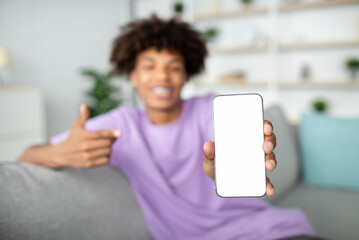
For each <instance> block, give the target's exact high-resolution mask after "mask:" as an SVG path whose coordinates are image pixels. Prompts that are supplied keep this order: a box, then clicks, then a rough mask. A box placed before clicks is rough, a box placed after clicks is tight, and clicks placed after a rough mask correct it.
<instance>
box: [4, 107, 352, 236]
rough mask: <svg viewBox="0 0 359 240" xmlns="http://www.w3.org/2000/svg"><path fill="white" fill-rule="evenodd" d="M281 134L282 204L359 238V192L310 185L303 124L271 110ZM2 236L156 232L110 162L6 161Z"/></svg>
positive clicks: (327, 230)
mask: <svg viewBox="0 0 359 240" xmlns="http://www.w3.org/2000/svg"><path fill="white" fill-rule="evenodd" d="M265 119H268V120H270V121H272V123H273V124H274V130H275V133H276V135H277V142H278V146H277V148H276V151H275V153H276V155H277V159H278V166H277V169H276V171H275V172H273V173H271V172H268V175H269V177H270V178H271V180H272V182H273V183H274V185H275V196H274V197H272V198H267V197H265V199H266V200H267V201H270V202H272V203H273V204H275V205H276V206H279V207H284V208H287V207H297V208H300V209H302V210H303V211H304V212H305V213H306V215H307V217H308V219H309V220H310V222H311V223H312V225H313V226H314V228H315V229H316V231H317V233H318V234H319V235H320V236H322V237H325V238H328V239H343V240H344V239H359V193H358V192H356V193H355V192H349V191H344V190H339V189H323V188H314V187H311V186H304V185H303V184H301V181H300V179H301V178H300V173H301V171H300V169H301V168H300V155H299V147H298V139H297V136H298V134H297V130H296V127H295V126H290V125H288V123H287V122H286V120H285V118H284V115H283V113H282V112H281V110H280V108H278V107H276V106H274V107H271V108H269V109H267V110H266V111H265ZM0 194H1V195H0V239H30V240H31V239H37V240H38V239H77V240H81V239H104V240H107V239H109V240H110V239H129V240H130V239H151V235H150V234H149V232H148V230H147V228H146V225H145V222H144V221H143V219H142V215H141V212H140V211H139V208H138V206H137V203H136V201H135V198H134V195H133V193H132V190H131V187H130V185H129V183H128V181H127V179H126V178H125V176H124V175H123V174H122V173H121V172H120V171H118V170H116V169H113V168H111V167H109V166H105V167H99V168H95V169H90V170H75V169H70V168H69V169H63V170H49V169H46V168H43V167H40V166H35V165H32V164H26V163H8V164H2V165H0Z"/></svg>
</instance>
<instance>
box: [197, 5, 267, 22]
mask: <svg viewBox="0 0 359 240" xmlns="http://www.w3.org/2000/svg"><path fill="white" fill-rule="evenodd" d="M265 13H267V8H265V7H243V8H239V9H236V10H231V11H229V10H228V11H218V12H211V13H202V14H197V15H195V16H194V20H195V21H203V20H208V19H215V18H226V17H241V16H250V15H258V14H265Z"/></svg>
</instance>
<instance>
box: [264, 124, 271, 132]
mask: <svg viewBox="0 0 359 240" xmlns="http://www.w3.org/2000/svg"><path fill="white" fill-rule="evenodd" d="M265 131H266V132H267V133H268V132H270V131H272V127H271V125H269V124H266V126H265Z"/></svg>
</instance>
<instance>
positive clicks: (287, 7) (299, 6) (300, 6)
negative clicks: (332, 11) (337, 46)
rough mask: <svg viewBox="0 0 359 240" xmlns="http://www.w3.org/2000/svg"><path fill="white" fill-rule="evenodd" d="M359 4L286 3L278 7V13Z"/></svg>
mask: <svg viewBox="0 0 359 240" xmlns="http://www.w3.org/2000/svg"><path fill="white" fill-rule="evenodd" d="M356 3H359V0H324V1H323V0H322V1H312V2H298V3H292V4H290V3H287V4H281V5H280V7H279V11H280V12H289V11H296V10H305V9H313V8H324V7H332V6H337V5H345V4H356Z"/></svg>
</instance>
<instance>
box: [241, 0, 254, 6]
mask: <svg viewBox="0 0 359 240" xmlns="http://www.w3.org/2000/svg"><path fill="white" fill-rule="evenodd" d="M240 2H241V3H242V4H244V5H250V4H251V3H252V2H253V0H240Z"/></svg>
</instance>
